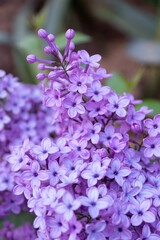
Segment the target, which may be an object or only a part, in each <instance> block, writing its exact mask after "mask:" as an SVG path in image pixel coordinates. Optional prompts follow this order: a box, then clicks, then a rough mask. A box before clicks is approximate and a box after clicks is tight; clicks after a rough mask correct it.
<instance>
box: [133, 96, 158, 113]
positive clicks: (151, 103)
mask: <svg viewBox="0 0 160 240" xmlns="http://www.w3.org/2000/svg"><path fill="white" fill-rule="evenodd" d="M142 106H148V108H149V109H153V110H154V112H153V113H150V114H149V115H150V116H155V115H156V114H160V101H159V100H155V99H144V100H143V103H142V104H140V105H137V106H136V110H139V109H140V108H141V107H142Z"/></svg>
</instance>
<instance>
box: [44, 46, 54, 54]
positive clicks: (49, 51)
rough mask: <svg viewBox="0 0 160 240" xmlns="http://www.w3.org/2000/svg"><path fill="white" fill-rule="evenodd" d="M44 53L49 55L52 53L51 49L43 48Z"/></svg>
mask: <svg viewBox="0 0 160 240" xmlns="http://www.w3.org/2000/svg"><path fill="white" fill-rule="evenodd" d="M44 51H45V53H46V54H51V53H52V48H51V47H49V46H47V47H45V48H44Z"/></svg>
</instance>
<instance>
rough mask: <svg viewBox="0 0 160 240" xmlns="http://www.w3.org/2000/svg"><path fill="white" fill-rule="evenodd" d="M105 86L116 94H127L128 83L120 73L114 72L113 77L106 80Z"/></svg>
mask: <svg viewBox="0 0 160 240" xmlns="http://www.w3.org/2000/svg"><path fill="white" fill-rule="evenodd" d="M107 85H108V86H109V87H110V88H111V89H112V90H115V91H116V92H117V93H118V94H123V93H124V92H125V93H128V92H129V91H128V90H129V89H128V82H127V80H126V79H125V77H124V76H122V75H121V74H120V73H117V72H114V73H113V77H112V78H110V79H109V80H107Z"/></svg>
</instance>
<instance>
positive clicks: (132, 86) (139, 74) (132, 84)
mask: <svg viewBox="0 0 160 240" xmlns="http://www.w3.org/2000/svg"><path fill="white" fill-rule="evenodd" d="M143 73H144V68H141V69H140V70H139V71H138V72H137V73H136V75H135V76H134V77H133V78H132V80H131V81H130V82H128V83H129V91H130V92H132V91H133V90H134V89H135V88H136V86H137V85H138V83H139V81H140V80H141V78H142V75H143Z"/></svg>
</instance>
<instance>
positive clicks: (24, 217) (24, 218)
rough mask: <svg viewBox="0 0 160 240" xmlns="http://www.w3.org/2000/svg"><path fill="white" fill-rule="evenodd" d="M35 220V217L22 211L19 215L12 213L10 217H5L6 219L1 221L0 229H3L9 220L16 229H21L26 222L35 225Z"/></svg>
mask: <svg viewBox="0 0 160 240" xmlns="http://www.w3.org/2000/svg"><path fill="white" fill-rule="evenodd" d="M34 218H35V217H34V215H33V214H31V213H29V212H24V211H22V212H21V213H20V214H18V215H15V214H13V213H11V214H10V215H9V216H7V217H5V218H4V219H0V229H1V228H2V227H3V222H4V221H5V220H8V221H9V222H10V223H13V224H14V225H15V227H19V226H21V225H22V224H24V223H26V222H29V223H30V224H33V221H34Z"/></svg>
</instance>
